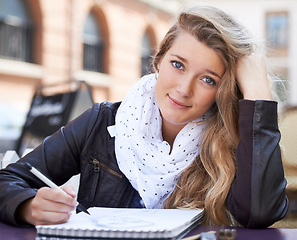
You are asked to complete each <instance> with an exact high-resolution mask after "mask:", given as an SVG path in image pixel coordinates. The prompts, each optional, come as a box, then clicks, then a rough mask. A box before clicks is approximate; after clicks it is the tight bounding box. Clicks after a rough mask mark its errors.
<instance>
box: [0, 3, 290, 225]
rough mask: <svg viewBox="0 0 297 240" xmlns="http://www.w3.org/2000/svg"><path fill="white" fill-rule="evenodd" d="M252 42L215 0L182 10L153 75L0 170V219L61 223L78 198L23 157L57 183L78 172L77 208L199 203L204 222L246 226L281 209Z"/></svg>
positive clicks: (274, 140) (279, 171)
mask: <svg viewBox="0 0 297 240" xmlns="http://www.w3.org/2000/svg"><path fill="white" fill-rule="evenodd" d="M254 51H255V48H254V45H253V44H252V41H251V38H250V37H249V36H248V34H247V32H246V31H245V29H244V28H243V27H242V26H241V25H239V24H238V23H237V22H235V21H234V20H233V19H232V18H231V17H230V16H228V15H227V14H225V13H224V12H222V11H221V10H219V9H216V8H213V7H202V6H196V7H192V8H190V9H187V10H185V11H182V12H181V13H180V15H179V16H178V20H177V22H176V24H174V25H173V26H172V28H171V29H170V30H169V32H168V33H167V35H166V36H165V38H164V40H163V41H162V43H161V46H160V49H159V51H158V53H157V54H156V56H155V57H154V61H153V65H154V67H155V70H156V73H155V74H151V75H148V76H144V77H143V78H142V79H141V80H140V81H139V83H138V84H137V85H136V86H135V87H134V88H133V89H132V90H131V92H130V93H129V94H128V95H127V97H126V98H125V99H124V100H123V102H121V103H111V102H104V103H101V104H95V105H94V106H93V108H92V109H89V110H88V111H86V112H85V113H83V114H82V115H81V116H80V117H78V118H77V119H76V120H74V121H73V122H71V123H70V124H68V125H67V126H65V127H63V128H61V129H60V130H59V131H58V132H56V133H55V134H53V135H52V136H50V137H48V138H46V139H45V140H44V141H43V143H42V144H41V145H40V146H39V147H37V148H36V149H35V150H34V151H32V152H31V153H30V154H28V155H27V156H25V157H24V158H22V159H21V160H20V161H19V162H18V163H15V164H12V165H10V166H8V167H7V168H6V169H4V170H1V172H0V219H1V221H6V222H9V223H12V224H19V225H20V224H24V223H29V224H33V225H36V224H54V223H62V222H65V221H67V220H68V219H69V217H70V212H71V211H72V210H73V209H74V208H75V206H76V201H75V194H74V192H73V190H72V189H71V187H70V186H64V187H63V189H64V190H65V191H66V192H67V193H68V195H63V194H62V193H60V192H59V191H57V190H54V189H50V188H48V187H45V186H44V184H43V183H42V182H40V181H39V180H38V179H36V177H35V176H34V175H32V174H31V173H30V172H29V171H28V170H26V168H25V166H24V163H25V162H29V163H30V164H31V165H33V166H35V167H36V168H38V169H39V170H41V171H42V172H43V173H45V174H46V175H47V176H48V177H49V178H51V179H52V180H53V181H55V182H56V183H57V184H59V185H61V184H63V183H65V182H66V181H67V180H68V179H69V178H70V177H71V176H73V175H75V174H78V173H80V174H81V178H80V187H79V193H78V197H77V199H78V201H79V202H80V203H81V204H82V205H84V206H85V207H92V206H108V207H143V206H145V207H146V208H204V209H205V218H204V221H205V223H208V224H218V225H235V224H240V225H243V226H247V227H267V226H269V225H271V224H273V223H274V222H275V221H278V220H280V219H281V218H283V217H284V215H285V214H286V211H287V207H288V200H287V198H286V195H285V187H286V180H285V178H284V173H283V167H282V159H281V153H280V147H279V140H280V133H279V130H278V125H277V102H275V101H273V100H272V94H271V91H270V83H269V79H268V76H267V71H266V66H265V61H264V58H263V56H261V55H258V54H256V53H254ZM113 133H115V134H113ZM140 202H143V204H140Z"/></svg>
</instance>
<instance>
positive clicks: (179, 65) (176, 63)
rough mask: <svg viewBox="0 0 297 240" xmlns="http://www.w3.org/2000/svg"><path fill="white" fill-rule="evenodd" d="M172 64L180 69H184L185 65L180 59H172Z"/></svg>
mask: <svg viewBox="0 0 297 240" xmlns="http://www.w3.org/2000/svg"><path fill="white" fill-rule="evenodd" d="M171 64H172V65H173V66H174V67H175V68H178V69H183V68H184V66H183V64H182V63H180V62H178V61H171Z"/></svg>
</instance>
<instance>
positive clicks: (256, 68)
mask: <svg viewBox="0 0 297 240" xmlns="http://www.w3.org/2000/svg"><path fill="white" fill-rule="evenodd" d="M237 81H238V84H239V89H240V91H241V93H242V94H243V98H244V99H248V100H272V95H271V91H270V82H269V78H268V75H267V70H266V63H265V58H264V56H262V55H259V54H251V55H249V56H245V57H243V58H241V59H240V60H239V61H238V65H237Z"/></svg>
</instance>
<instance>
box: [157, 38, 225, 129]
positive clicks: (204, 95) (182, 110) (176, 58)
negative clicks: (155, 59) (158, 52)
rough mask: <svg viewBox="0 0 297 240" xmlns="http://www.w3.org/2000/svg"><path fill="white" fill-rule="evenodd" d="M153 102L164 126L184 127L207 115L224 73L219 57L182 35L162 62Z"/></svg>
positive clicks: (198, 42)
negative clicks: (158, 110)
mask: <svg viewBox="0 0 297 240" xmlns="http://www.w3.org/2000/svg"><path fill="white" fill-rule="evenodd" d="M158 68H159V75H158V79H157V83H156V99H157V103H158V106H159V108H160V112H161V115H162V118H163V124H164V123H165V124H166V122H168V123H170V124H175V125H176V124H178V125H185V124H186V123H188V122H190V121H193V120H196V119H197V118H199V117H201V116H202V115H203V114H204V113H206V112H207V111H208V110H209V109H210V107H211V106H212V105H213V103H214V101H215V95H216V92H217V89H218V85H219V83H220V80H221V78H222V76H223V74H224V72H225V67H224V64H223V62H222V61H221V60H220V57H219V55H218V54H217V53H216V52H215V51H214V50H212V49H211V48H209V47H207V46H206V45H205V44H204V43H202V42H200V41H198V40H196V38H194V37H193V36H192V35H190V34H189V33H187V32H181V33H180V34H179V36H178V37H177V38H176V40H175V41H174V43H173V45H172V46H171V48H170V49H169V50H168V51H167V53H166V54H165V55H164V56H163V58H162V59H161V61H160V63H159V65H158Z"/></svg>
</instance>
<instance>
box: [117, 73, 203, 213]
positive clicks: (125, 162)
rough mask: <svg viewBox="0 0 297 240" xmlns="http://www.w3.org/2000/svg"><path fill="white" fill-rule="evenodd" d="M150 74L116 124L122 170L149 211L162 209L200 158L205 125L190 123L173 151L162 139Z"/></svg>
mask: <svg viewBox="0 0 297 240" xmlns="http://www.w3.org/2000/svg"><path fill="white" fill-rule="evenodd" d="M155 84H156V78H155V75H154V74H150V75H147V76H144V77H142V78H141V80H140V81H139V82H138V83H137V84H136V85H135V86H134V87H133V88H132V89H131V90H130V92H129V93H128V95H127V96H126V98H125V99H124V100H123V102H122V103H121V105H120V107H119V109H118V111H117V114H116V124H115V153H116V158H117V162H118V165H119V168H120V170H121V171H122V172H123V173H124V174H125V176H126V177H127V178H128V179H129V181H130V183H131V184H132V186H133V187H134V188H135V189H136V190H137V191H138V192H139V194H140V196H141V198H142V200H143V202H144V204H145V207H146V208H162V205H163V203H164V201H165V200H166V198H167V197H168V196H169V195H170V193H171V192H172V191H173V190H174V188H175V186H176V183H177V181H178V178H179V176H180V174H181V173H182V172H183V171H184V170H185V169H186V168H187V167H188V166H189V165H190V164H191V163H192V162H193V161H194V160H195V158H196V157H197V156H198V155H199V145H200V142H201V137H202V131H203V127H204V124H201V123H199V124H198V123H196V122H195V123H194V122H189V123H188V124H187V125H186V126H185V127H184V128H183V129H182V130H181V131H180V132H179V133H178V135H177V136H176V139H175V141H174V144H173V147H172V151H171V153H170V145H169V144H168V143H167V142H166V141H163V138H162V118H161V115H160V112H159V108H158V105H157V102H156V99H155Z"/></svg>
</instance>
